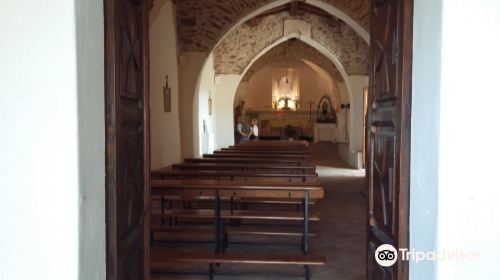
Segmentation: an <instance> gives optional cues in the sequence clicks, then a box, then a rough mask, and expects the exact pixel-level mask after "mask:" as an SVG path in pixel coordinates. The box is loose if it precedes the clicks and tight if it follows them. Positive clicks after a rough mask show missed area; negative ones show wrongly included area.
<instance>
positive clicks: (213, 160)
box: [184, 157, 307, 166]
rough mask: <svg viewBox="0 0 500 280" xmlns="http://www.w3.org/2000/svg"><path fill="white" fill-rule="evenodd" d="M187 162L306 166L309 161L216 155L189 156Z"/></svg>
mask: <svg viewBox="0 0 500 280" xmlns="http://www.w3.org/2000/svg"><path fill="white" fill-rule="evenodd" d="M184 162H186V163H234V164H275V165H277V164H280V165H288V166H294V165H295V166H304V165H307V162H304V161H303V160H302V159H288V158H265V157H260V158H245V157H231V158H223V157H214V158H187V159H185V160H184Z"/></svg>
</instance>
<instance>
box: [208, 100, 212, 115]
mask: <svg viewBox="0 0 500 280" xmlns="http://www.w3.org/2000/svg"><path fill="white" fill-rule="evenodd" d="M208 115H209V116H211V115H212V96H211V95H208Z"/></svg>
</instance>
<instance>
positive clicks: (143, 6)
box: [105, 0, 149, 280]
mask: <svg viewBox="0 0 500 280" xmlns="http://www.w3.org/2000/svg"><path fill="white" fill-rule="evenodd" d="M146 2H147V1H142V0H105V16H106V25H105V26H106V65H105V67H106V202H107V205H106V222H107V223H106V224H107V244H106V245H107V259H108V262H107V279H115V280H128V279H130V280H132V279H133V280H137V279H145V278H147V275H148V271H147V266H146V265H145V263H146V258H147V247H146V244H147V242H146V238H147V235H146V234H145V232H147V225H146V221H147V219H146V217H145V216H146V211H145V209H147V207H146V206H147V205H146V199H145V198H146V197H147V188H145V186H147V180H148V177H147V176H146V174H149V172H148V166H149V164H148V158H149V157H148V153H149V147H148V144H149V140H148V137H149V135H148V111H147V110H148V107H147V106H145V104H148V94H147V75H148V72H147V67H148V66H147V62H148V58H147V49H146V46H147V45H148V44H147V42H148V39H147V36H148V33H147V28H148V23H147V14H148V11H149V10H148V7H149V5H148V4H147V3H146Z"/></svg>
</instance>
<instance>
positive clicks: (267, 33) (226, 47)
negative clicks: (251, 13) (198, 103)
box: [214, 12, 369, 75]
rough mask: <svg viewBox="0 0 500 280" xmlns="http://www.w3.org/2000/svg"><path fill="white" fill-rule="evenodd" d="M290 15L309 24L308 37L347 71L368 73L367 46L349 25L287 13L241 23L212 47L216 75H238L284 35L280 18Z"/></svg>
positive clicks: (313, 16) (352, 73)
mask: <svg viewBox="0 0 500 280" xmlns="http://www.w3.org/2000/svg"><path fill="white" fill-rule="evenodd" d="M292 18H293V19H301V20H303V21H306V22H308V23H309V24H310V25H311V29H312V30H311V37H312V39H313V40H315V41H316V42H318V43H319V44H321V45H323V46H324V47H325V48H326V49H328V51H329V52H330V53H332V54H333V55H334V56H335V57H336V58H337V59H338V60H339V62H340V63H341V64H342V65H343V66H344V68H345V70H346V72H347V74H349V75H367V74H368V54H369V47H368V45H367V44H366V43H365V42H364V41H363V39H362V38H361V37H360V36H359V35H358V34H357V33H356V32H355V31H354V30H353V29H352V28H351V27H350V26H348V25H347V24H345V23H344V22H342V21H332V20H331V19H327V18H324V17H321V16H317V15H313V14H305V15H303V16H295V17H291V16H290V15H289V13H288V12H282V13H279V14H274V15H270V16H267V17H264V18H261V19H259V20H258V23H257V25H256V26H251V25H249V24H246V23H244V24H242V25H240V26H238V27H237V28H235V29H233V30H232V31H231V32H230V33H229V34H227V35H226V37H225V38H224V40H223V41H222V42H221V43H220V44H219V45H218V46H217V48H216V49H215V50H214V60H215V71H216V74H241V73H242V72H243V70H244V69H245V68H246V66H247V65H248V64H249V63H250V62H251V60H252V59H253V58H254V57H255V56H256V55H257V54H258V53H259V52H261V51H262V50H263V49H265V48H266V47H268V46H269V45H271V44H272V43H274V42H276V41H277V40H279V39H280V38H282V37H283V36H284V34H283V32H284V31H283V30H284V21H285V19H292Z"/></svg>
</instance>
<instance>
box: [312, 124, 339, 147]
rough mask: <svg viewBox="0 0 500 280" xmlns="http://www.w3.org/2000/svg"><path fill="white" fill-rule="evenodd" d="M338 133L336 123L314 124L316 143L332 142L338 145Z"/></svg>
mask: <svg viewBox="0 0 500 280" xmlns="http://www.w3.org/2000/svg"><path fill="white" fill-rule="evenodd" d="M337 139H338V131H337V125H336V124H334V123H315V124H314V143H318V142H332V143H337Z"/></svg>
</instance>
